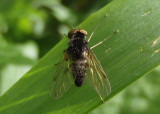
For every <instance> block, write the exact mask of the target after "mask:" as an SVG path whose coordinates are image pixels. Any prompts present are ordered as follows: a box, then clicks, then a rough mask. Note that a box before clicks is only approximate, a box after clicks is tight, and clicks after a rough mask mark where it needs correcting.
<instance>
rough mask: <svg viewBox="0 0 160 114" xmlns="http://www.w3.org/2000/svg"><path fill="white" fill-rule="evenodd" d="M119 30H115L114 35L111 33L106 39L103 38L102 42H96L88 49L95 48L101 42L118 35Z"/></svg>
mask: <svg viewBox="0 0 160 114" xmlns="http://www.w3.org/2000/svg"><path fill="white" fill-rule="evenodd" d="M118 32H119V30H116V31H115V32H114V33H112V34H111V35H109V36H108V37H107V38H105V39H104V40H102V41H100V42H98V43H97V44H95V45H94V46H92V47H91V48H90V49H93V48H95V47H96V46H98V45H100V44H102V43H103V42H105V41H106V40H108V39H109V38H111V37H113V36H114V35H115V34H116V33H118Z"/></svg>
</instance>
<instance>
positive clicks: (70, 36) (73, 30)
mask: <svg viewBox="0 0 160 114" xmlns="http://www.w3.org/2000/svg"><path fill="white" fill-rule="evenodd" d="M77 31H78V30H77V29H72V30H70V31H69V32H68V38H72V36H73V35H74V34H75V33H77Z"/></svg>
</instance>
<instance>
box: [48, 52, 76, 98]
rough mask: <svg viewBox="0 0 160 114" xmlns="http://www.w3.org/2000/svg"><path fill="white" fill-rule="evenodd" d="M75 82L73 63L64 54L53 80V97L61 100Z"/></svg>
mask: <svg viewBox="0 0 160 114" xmlns="http://www.w3.org/2000/svg"><path fill="white" fill-rule="evenodd" d="M73 82H74V81H73V77H72V72H71V61H70V59H69V56H68V54H67V53H66V52H64V55H63V57H62V60H61V62H60V63H59V64H58V67H57V70H56V73H55V76H54V78H53V83H52V90H51V97H52V98H54V99H58V98H60V97H61V96H62V95H63V94H64V93H65V92H66V91H67V90H68V89H69V88H70V87H71V85H72V84H73Z"/></svg>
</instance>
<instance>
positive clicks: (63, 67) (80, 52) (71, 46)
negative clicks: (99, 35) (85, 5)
mask: <svg viewBox="0 0 160 114" xmlns="http://www.w3.org/2000/svg"><path fill="white" fill-rule="evenodd" d="M105 17H106V15H105ZM102 20H104V18H102ZM102 20H101V21H100V22H99V24H98V25H97V26H96V28H95V29H94V30H93V32H92V33H91V35H90V36H89V38H88V40H86V36H87V31H85V30H83V29H72V30H71V31H70V32H69V33H68V38H69V40H70V41H69V43H68V48H67V49H66V50H64V54H63V57H62V59H61V61H60V63H59V65H58V67H57V70H56V73H55V76H54V79H53V88H52V91H51V96H52V97H53V98H55V99H58V98H60V97H61V96H62V95H63V94H64V93H65V92H66V91H67V90H68V89H69V88H70V87H71V85H73V84H75V85H76V86H77V87H81V86H82V85H83V83H84V80H85V78H86V80H88V81H89V82H90V83H91V85H92V86H93V87H94V89H95V90H96V92H97V93H98V95H99V97H100V99H101V100H102V101H103V102H104V98H105V97H107V96H108V95H109V94H110V92H111V86H110V82H109V80H108V78H107V75H106V74H105V72H104V70H103V68H102V66H101V64H100V62H99V61H98V59H97V57H96V55H95V54H94V53H93V51H92V49H93V48H95V47H96V46H98V45H100V44H102V43H103V42H104V41H106V40H107V39H109V38H110V37H112V36H113V35H115V34H116V33H117V32H118V30H117V31H115V32H114V33H113V34H111V35H110V36H109V37H107V38H105V39H104V40H103V41H101V42H99V43H97V44H95V45H94V46H92V47H88V43H89V41H90V40H91V38H92V36H93V34H94V32H95V31H96V29H97V28H98V27H99V26H100V24H101V22H102Z"/></svg>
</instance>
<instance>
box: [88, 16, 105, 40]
mask: <svg viewBox="0 0 160 114" xmlns="http://www.w3.org/2000/svg"><path fill="white" fill-rule="evenodd" d="M105 17H107V14H105V16H104V17H103V18H102V19H101V20H100V21H99V23H98V25H97V26H96V27H95V28H94V30H93V32H92V33H91V35H90V36H89V38H88V41H87V42H89V41H90V40H91V38H92V36H93V34H94V32H95V31H96V30H97V29H98V27H99V26H100V25H101V24H102V21H103V20H104V18H105Z"/></svg>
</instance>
